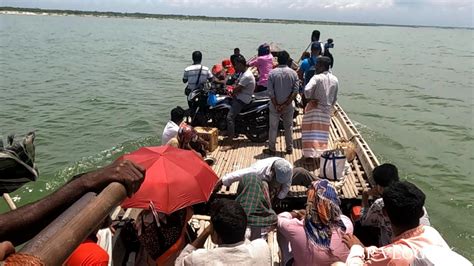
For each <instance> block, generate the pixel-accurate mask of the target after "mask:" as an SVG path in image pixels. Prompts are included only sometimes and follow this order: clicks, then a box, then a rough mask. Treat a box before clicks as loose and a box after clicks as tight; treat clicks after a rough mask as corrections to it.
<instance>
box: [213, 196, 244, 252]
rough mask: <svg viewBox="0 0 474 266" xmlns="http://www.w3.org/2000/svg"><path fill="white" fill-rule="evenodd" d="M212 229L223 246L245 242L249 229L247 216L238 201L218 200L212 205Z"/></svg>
mask: <svg viewBox="0 0 474 266" xmlns="http://www.w3.org/2000/svg"><path fill="white" fill-rule="evenodd" d="M210 215H211V222H212V228H213V229H214V231H215V232H216V233H217V234H218V235H219V237H220V239H221V240H222V244H228V245H229V244H235V243H238V242H240V241H243V240H244V238H245V230H246V229H247V215H246V214H245V211H244V209H243V208H242V206H241V205H240V203H238V202H237V201H234V200H230V199H217V200H215V201H214V202H213V203H212V204H211V212H210Z"/></svg>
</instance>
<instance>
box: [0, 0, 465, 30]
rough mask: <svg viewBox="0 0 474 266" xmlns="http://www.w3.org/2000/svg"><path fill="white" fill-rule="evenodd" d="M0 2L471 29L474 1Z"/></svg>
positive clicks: (4, 2) (3, 0)
mask: <svg viewBox="0 0 474 266" xmlns="http://www.w3.org/2000/svg"><path fill="white" fill-rule="evenodd" d="M0 5H2V6H17V7H39V8H52V9H76V10H96V11H118V12H146V13H161V14H184V15H206V16H230V17H257V18H284V19H307V20H323V21H344V22H370V23H389V24H408V25H413V24H415V25H435V26H460V27H473V24H474V23H473V5H474V1H473V0H36V1H35V0H0Z"/></svg>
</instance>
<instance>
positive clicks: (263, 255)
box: [175, 239, 272, 266]
mask: <svg viewBox="0 0 474 266" xmlns="http://www.w3.org/2000/svg"><path fill="white" fill-rule="evenodd" d="M271 261H272V259H271V254H270V247H269V246H268V244H267V242H266V241H265V240H263V239H257V240H254V241H249V240H245V241H242V242H239V243H236V244H233V245H219V247H217V248H215V249H210V250H207V249H203V248H200V249H196V248H195V247H193V246H192V245H189V244H188V245H187V246H186V247H185V248H184V249H183V251H182V252H181V254H179V257H178V258H177V259H176V262H175V266H185V265H194V266H200V265H202V266H218V265H219V266H220V265H239V266H257V265H271Z"/></svg>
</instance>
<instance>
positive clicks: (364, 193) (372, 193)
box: [362, 188, 379, 198]
mask: <svg viewBox="0 0 474 266" xmlns="http://www.w3.org/2000/svg"><path fill="white" fill-rule="evenodd" d="M378 194H379V193H378V191H377V190H376V189H374V188H370V189H369V188H365V189H364V190H363V191H362V196H363V197H364V196H365V197H367V198H368V197H369V196H372V197H376V196H378Z"/></svg>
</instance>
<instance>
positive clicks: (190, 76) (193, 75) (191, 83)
mask: <svg viewBox="0 0 474 266" xmlns="http://www.w3.org/2000/svg"><path fill="white" fill-rule="evenodd" d="M201 61H202V54H201V52H200V51H194V52H193V64H192V65H190V66H188V67H187V68H186V69H184V75H183V83H188V88H189V89H191V91H193V90H194V89H196V88H198V87H199V86H200V85H201V84H203V83H205V82H206V81H211V80H212V73H211V71H209V68H208V67H205V66H203V65H201ZM198 79H199V80H198Z"/></svg>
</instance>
